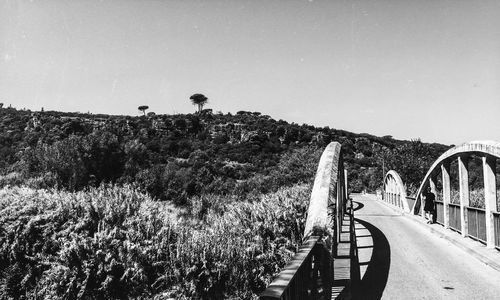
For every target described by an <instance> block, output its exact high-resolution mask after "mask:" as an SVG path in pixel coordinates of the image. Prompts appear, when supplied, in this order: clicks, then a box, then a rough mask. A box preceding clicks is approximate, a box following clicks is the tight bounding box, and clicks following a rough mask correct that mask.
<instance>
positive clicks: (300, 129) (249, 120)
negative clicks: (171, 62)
mask: <svg viewBox="0 0 500 300" xmlns="http://www.w3.org/2000/svg"><path fill="white" fill-rule="evenodd" d="M330 141H339V142H341V143H342V146H343V149H344V151H345V155H344V158H345V160H346V161H345V162H346V168H347V170H348V172H349V184H350V186H349V188H350V190H351V191H359V190H361V189H368V190H375V189H377V188H380V185H381V178H382V169H383V166H384V167H385V168H386V169H389V168H396V169H397V170H398V171H400V172H401V174H402V175H403V176H405V180H407V182H408V184H409V186H410V190H411V188H413V190H414V189H415V188H416V186H418V184H419V180H420V179H421V178H422V177H423V175H424V173H425V172H426V170H427V168H428V167H429V165H430V164H431V163H432V162H433V160H434V159H435V158H436V157H437V156H438V155H440V154H441V153H442V152H443V151H444V150H445V149H446V146H443V145H437V144H424V143H421V142H420V141H410V142H408V141H398V140H394V139H392V138H391V137H388V136H387V137H383V138H379V137H375V136H371V135H368V134H354V133H350V132H347V131H343V130H337V129H331V128H327V127H326V128H317V127H314V126H309V125H298V124H293V123H292V124H289V123H288V122H286V121H283V120H278V121H276V120H274V119H272V118H271V117H269V116H265V115H261V114H260V113H256V112H239V113H237V114H236V115H231V114H225V115H224V114H213V113H211V112H210V111H208V110H207V111H204V112H202V113H200V114H187V115H153V114H150V115H149V116H143V117H130V116H108V115H91V114H77V113H61V112H30V111H25V110H16V109H13V108H7V109H0V145H1V147H0V167H1V170H2V174H0V175H1V176H0V186H1V187H3V188H1V189H0V244H1V245H3V247H1V249H0V295H2V297H4V298H6V299H11V298H12V299H34V298H40V299H82V298H89V299H125V298H132V299H145V298H148V299H149V298H152V299H171V298H175V299H257V296H258V295H259V294H260V293H261V292H262V291H263V290H264V288H265V287H266V286H267V285H268V284H269V283H270V282H271V280H272V279H273V278H274V277H275V276H276V275H277V274H278V273H279V271H280V270H281V268H282V267H283V266H284V265H285V264H286V263H287V262H288V261H289V260H290V258H291V257H292V256H293V254H294V253H295V251H297V249H298V246H299V245H300V243H301V240H302V232H303V230H304V226H305V224H304V222H305V219H306V214H307V206H308V198H309V195H310V193H311V188H312V185H311V182H312V181H313V178H314V174H315V172H316V168H317V164H318V160H319V156H320V154H321V152H322V150H323V148H324V147H325V146H326V145H327V144H328V143H329V142H330ZM158 200H163V201H158ZM2 297H0V298H1V299H3V298H2Z"/></svg>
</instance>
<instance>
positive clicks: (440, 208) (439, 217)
mask: <svg viewBox="0 0 500 300" xmlns="http://www.w3.org/2000/svg"><path fill="white" fill-rule="evenodd" d="M435 203H436V222H437V223H438V224H441V225H444V203H443V202H441V201H436V202H435Z"/></svg>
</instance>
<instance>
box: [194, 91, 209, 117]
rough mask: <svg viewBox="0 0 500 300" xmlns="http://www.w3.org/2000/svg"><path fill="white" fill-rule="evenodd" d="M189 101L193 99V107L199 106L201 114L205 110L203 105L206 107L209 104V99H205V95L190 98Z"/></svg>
mask: <svg viewBox="0 0 500 300" xmlns="http://www.w3.org/2000/svg"><path fill="white" fill-rule="evenodd" d="M189 99H191V102H192V103H193V105H198V112H199V113H200V112H201V110H202V109H203V105H205V104H206V103H207V102H208V98H207V97H205V95H203V94H194V95H192V96H191V97H189Z"/></svg>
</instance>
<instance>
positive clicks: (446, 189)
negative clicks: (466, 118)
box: [441, 163, 451, 228]
mask: <svg viewBox="0 0 500 300" xmlns="http://www.w3.org/2000/svg"><path fill="white" fill-rule="evenodd" d="M441 175H442V177H443V179H442V181H443V212H444V216H443V223H444V228H449V227H450V214H449V209H448V204H449V203H450V202H451V184H450V164H449V163H443V164H442V165H441Z"/></svg>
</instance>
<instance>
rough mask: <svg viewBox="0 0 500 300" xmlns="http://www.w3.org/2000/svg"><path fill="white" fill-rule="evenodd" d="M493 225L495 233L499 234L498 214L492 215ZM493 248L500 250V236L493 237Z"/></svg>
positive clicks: (499, 220) (499, 217)
mask: <svg viewBox="0 0 500 300" xmlns="http://www.w3.org/2000/svg"><path fill="white" fill-rule="evenodd" d="M493 224H494V225H493V226H494V227H495V232H500V212H494V213H493ZM495 248H497V249H498V250H500V234H497V235H495Z"/></svg>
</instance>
